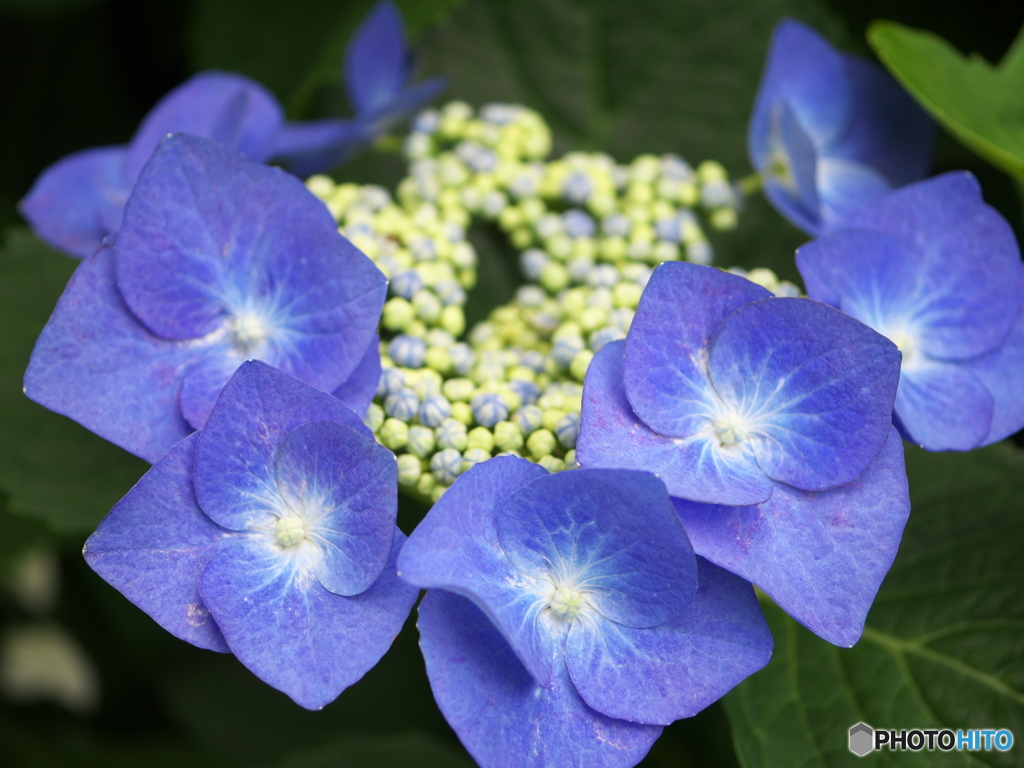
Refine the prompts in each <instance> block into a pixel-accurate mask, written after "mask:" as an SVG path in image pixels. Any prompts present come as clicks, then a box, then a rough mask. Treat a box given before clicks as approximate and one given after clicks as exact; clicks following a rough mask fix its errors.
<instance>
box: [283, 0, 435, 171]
mask: <svg viewBox="0 0 1024 768" xmlns="http://www.w3.org/2000/svg"><path fill="white" fill-rule="evenodd" d="M415 63H416V57H415V56H414V55H413V52H412V51H411V50H410V49H409V47H408V43H407V41H406V36H405V25H404V24H403V23H402V15H401V13H399V11H398V8H397V7H396V6H395V4H394V3H392V2H388V0H383V2H378V3H377V4H376V5H375V6H374V7H373V9H372V10H371V11H370V13H369V14H368V15H367V17H366V18H365V19H364V20H363V22H362V23H361V24H360V25H359V28H358V29H357V30H356V32H355V34H354V35H353V37H352V40H351V41H350V42H349V44H348V48H347V49H346V50H345V64H344V67H343V69H342V79H343V80H344V83H345V90H346V92H347V93H348V97H349V100H350V101H351V103H352V107H353V109H354V110H355V116H354V117H353V118H351V119H349V120H343V119H338V118H326V119H323V120H312V121H309V122H305V123H286V124H285V125H284V127H283V129H282V130H281V132H280V133H279V134H278V135H277V138H276V140H275V143H274V154H275V156H280V157H281V159H282V161H283V162H284V163H285V164H286V165H287V166H288V167H289V168H290V169H292V170H293V171H294V172H295V173H298V174H300V175H303V176H306V175H309V174H311V173H316V172H317V171H320V170H323V169H326V168H331V167H333V166H335V165H338V164H339V163H342V162H345V161H346V160H348V159H349V158H351V157H352V155H353V154H355V153H356V152H358V151H360V150H362V149H363V148H365V147H366V146H367V145H368V144H370V143H372V142H373V140H374V139H376V138H378V137H379V136H382V135H384V134H386V133H387V132H388V131H390V130H391V129H392V128H394V127H395V126H396V125H397V124H398V123H400V122H401V121H402V120H405V119H407V118H409V117H410V116H411V115H412V114H413V113H414V112H415V111H416V110H418V109H420V108H421V107H422V106H424V105H425V104H427V103H428V102H429V101H431V100H432V99H433V98H434V97H435V96H437V95H438V94H439V93H440V92H441V91H442V90H443V89H444V88H445V87H446V85H447V82H448V81H447V80H446V79H445V78H443V77H433V78H430V79H427V80H424V81H423V82H420V83H416V84H411V83H410V80H411V78H412V75H413V70H414V68H415Z"/></svg>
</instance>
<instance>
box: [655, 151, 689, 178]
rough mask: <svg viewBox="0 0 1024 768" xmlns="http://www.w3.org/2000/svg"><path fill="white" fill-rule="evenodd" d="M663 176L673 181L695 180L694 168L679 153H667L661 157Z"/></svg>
mask: <svg viewBox="0 0 1024 768" xmlns="http://www.w3.org/2000/svg"><path fill="white" fill-rule="evenodd" d="M661 177H662V178H663V179H672V180H673V181H693V180H694V173H693V168H692V167H691V166H690V164H689V163H688V162H686V161H685V160H683V158H681V157H679V156H678V155H665V156H664V157H662V158H661Z"/></svg>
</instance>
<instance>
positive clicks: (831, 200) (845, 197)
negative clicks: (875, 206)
mask: <svg viewBox="0 0 1024 768" xmlns="http://www.w3.org/2000/svg"><path fill="white" fill-rule="evenodd" d="M816 186H817V190H818V199H819V201H820V204H821V214H820V215H821V222H822V224H821V226H820V227H819V231H828V230H829V229H830V228H831V227H833V226H837V225H841V224H842V222H843V219H844V218H845V217H846V216H848V215H849V214H850V211H854V210H856V209H858V208H860V207H861V206H862V205H866V204H868V203H872V202H874V201H875V200H878V199H879V198H881V197H883V196H884V195H885V194H886V193H887V192H889V190H890V189H892V187H891V185H890V184H889V182H888V181H887V180H886V178H885V177H884V176H883V175H882V174H881V173H879V172H878V171H876V170H875V169H874V168H872V167H871V166H869V165H865V164H864V163H858V162H853V161H851V160H843V159H840V158H836V157H823V158H821V159H820V160H819V161H818V167H817V184H816Z"/></svg>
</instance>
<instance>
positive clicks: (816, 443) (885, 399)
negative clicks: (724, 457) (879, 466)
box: [709, 298, 900, 491]
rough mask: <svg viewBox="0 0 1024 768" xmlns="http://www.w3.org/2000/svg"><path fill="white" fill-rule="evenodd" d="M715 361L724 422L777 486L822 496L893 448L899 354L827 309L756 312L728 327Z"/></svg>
mask: <svg viewBox="0 0 1024 768" xmlns="http://www.w3.org/2000/svg"><path fill="white" fill-rule="evenodd" d="M709 362H710V371H711V379H712V381H713V382H714V386H715V389H716V390H717V391H718V393H719V394H720V395H721V397H722V400H723V401H724V403H725V405H726V407H727V412H726V413H725V415H723V416H722V417H721V418H722V423H724V424H725V425H726V426H727V427H729V428H730V429H731V431H732V432H733V433H734V439H735V440H736V442H737V444H739V445H742V444H744V443H745V442H747V441H749V443H750V445H751V450H752V451H753V453H754V455H756V457H757V462H758V465H759V466H760V467H761V469H762V470H763V471H764V472H765V474H767V475H768V476H769V477H771V478H774V479H775V480H780V481H782V482H785V483H788V484H790V485H795V486H796V487H798V488H803V489H805V490H818V491H820V490H824V489H826V488H832V487H835V486H837V485H842V484H843V483H847V482H849V481H851V480H853V479H854V478H856V477H857V476H858V475H860V474H861V473H862V472H863V471H864V470H865V469H867V467H868V465H869V464H870V463H871V462H872V460H873V459H874V458H875V456H877V455H878V452H879V451H880V450H881V449H882V446H883V445H884V444H885V441H886V438H887V436H888V434H889V425H890V422H891V411H892V402H893V400H894V399H895V397H896V387H897V384H898V383H899V376H900V353H899V350H898V349H897V348H896V346H895V345H894V344H893V343H892V342H891V341H889V340H888V339H886V338H885V337H884V336H881V335H880V334H878V333H876V332H875V331H873V330H871V329H870V328H869V327H868V326H866V325H864V324H863V323H861V322H859V321H857V320H855V319H853V318H851V317H849V316H848V315H845V314H843V313H842V312H839V311H837V310H835V309H833V308H832V307H829V306H828V305H826V304H822V303H820V302H816V301H811V300H809V299H777V298H772V299H765V300H764V301H758V302H753V303H750V304H746V305H744V306H742V307H740V308H739V309H737V310H736V311H735V312H733V313H732V314H731V315H730V316H729V317H728V318H727V319H726V320H725V322H724V323H723V324H722V327H721V329H720V331H719V333H718V335H717V336H716V337H715V340H714V342H713V345H712V348H711V353H710V356H709ZM719 429H721V427H719Z"/></svg>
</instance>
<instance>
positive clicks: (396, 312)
mask: <svg viewBox="0 0 1024 768" xmlns="http://www.w3.org/2000/svg"><path fill="white" fill-rule="evenodd" d="M415 316H416V310H415V309H414V308H413V306H412V304H410V303H409V302H408V301H406V300H405V299H403V298H402V297H401V296H395V297H394V298H391V299H388V300H387V301H386V302H385V303H384V313H383V315H382V316H381V325H383V326H384V327H385V328H387V329H388V330H389V331H402V330H404V329H405V327H406V326H407V325H408V324H409V322H410V321H412V319H413V318H414V317H415Z"/></svg>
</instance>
